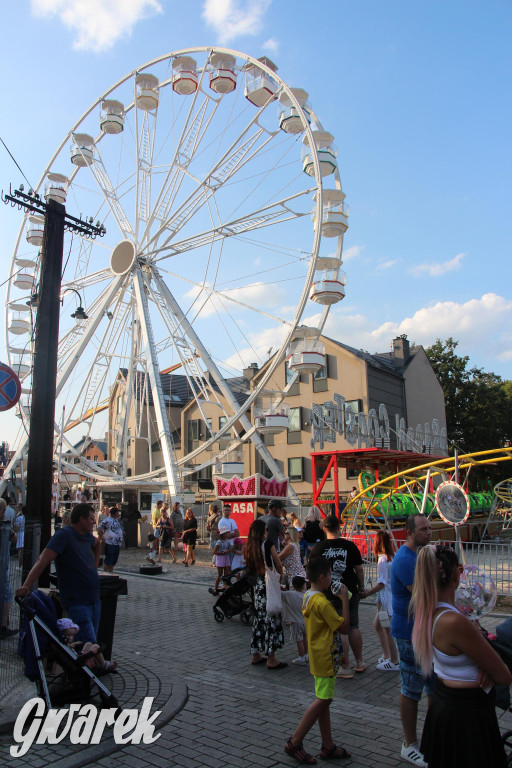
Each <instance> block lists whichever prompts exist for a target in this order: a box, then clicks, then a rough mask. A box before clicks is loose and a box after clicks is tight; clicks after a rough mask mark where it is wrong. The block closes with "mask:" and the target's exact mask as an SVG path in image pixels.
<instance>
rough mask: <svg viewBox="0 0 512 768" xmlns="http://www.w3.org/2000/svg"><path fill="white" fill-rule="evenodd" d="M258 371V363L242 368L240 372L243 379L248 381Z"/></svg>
mask: <svg viewBox="0 0 512 768" xmlns="http://www.w3.org/2000/svg"><path fill="white" fill-rule="evenodd" d="M258 370H259V369H258V363H251V364H250V366H249V367H248V368H244V370H243V371H242V373H243V377H244V379H248V380H249V381H250V380H251V379H252V378H253V376H254V375H255V374H256V373H257V372H258Z"/></svg>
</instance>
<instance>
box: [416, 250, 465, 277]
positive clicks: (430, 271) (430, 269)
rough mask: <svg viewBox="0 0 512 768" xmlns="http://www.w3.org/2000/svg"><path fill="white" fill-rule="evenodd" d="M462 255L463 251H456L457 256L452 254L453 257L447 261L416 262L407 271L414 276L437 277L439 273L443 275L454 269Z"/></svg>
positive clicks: (459, 262)
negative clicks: (415, 264) (414, 265)
mask: <svg viewBox="0 0 512 768" xmlns="http://www.w3.org/2000/svg"><path fill="white" fill-rule="evenodd" d="M464 256H465V254H464V253H458V254H457V256H454V257H453V259H450V260H449V261H443V262H441V263H436V262H433V263H432V264H418V266H417V267H411V269H410V270H409V272H410V274H411V275H414V277H422V276H423V275H428V277H439V276H440V275H445V274H446V273H447V272H453V271H454V270H455V269H458V268H459V267H460V265H461V262H462V260H463V258H464Z"/></svg>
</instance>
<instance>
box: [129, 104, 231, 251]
mask: <svg viewBox="0 0 512 768" xmlns="http://www.w3.org/2000/svg"><path fill="white" fill-rule="evenodd" d="M211 102H212V99H211V97H210V96H207V95H206V94H205V96H204V99H203V100H202V102H201V104H200V105H199V107H198V108H197V111H196V112H195V113H194V107H195V106H196V102H195V100H194V101H193V103H192V104H191V105H190V109H189V112H188V115H187V118H186V121H185V125H184V126H183V129H182V132H181V136H180V138H179V140H178V143H177V145H176V149H175V151H174V157H173V159H172V162H171V163H170V166H169V170H168V172H167V174H166V177H165V179H164V181H163V184H162V187H161V190H160V193H159V195H158V197H157V199H156V201H155V205H154V207H153V213H152V214H151V216H150V218H149V219H148V221H147V224H146V229H145V231H144V235H143V236H142V237H141V239H140V240H141V243H144V242H146V240H147V239H148V238H149V233H150V231H151V227H152V226H153V224H154V223H155V222H156V221H159V222H161V223H162V222H166V221H167V220H168V218H169V214H170V212H171V209H172V206H173V204H174V201H175V199H176V196H177V194H178V192H179V190H180V187H181V183H182V181H183V178H184V176H185V172H186V170H187V168H188V166H189V165H190V163H191V161H192V159H193V157H194V156H195V154H196V153H197V151H198V149H199V147H200V145H201V141H202V140H203V138H204V136H205V135H206V130H207V128H208V126H209V125H210V123H211V120H212V119H213V117H214V115H215V113H216V111H217V108H218V106H219V100H213V102H214V106H213V108H212V110H211V111H210V113H209V114H208V115H207V114H206V110H207V108H208V106H209V105H210V104H211ZM156 236H157V237H158V233H157V235H156Z"/></svg>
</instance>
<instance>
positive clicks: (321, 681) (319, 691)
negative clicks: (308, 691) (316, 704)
mask: <svg viewBox="0 0 512 768" xmlns="http://www.w3.org/2000/svg"><path fill="white" fill-rule="evenodd" d="M314 678H315V696H316V697H317V699H324V700H325V701H330V699H333V698H334V684H335V683H336V676H335V675H333V676H332V677H317V676H316V675H314Z"/></svg>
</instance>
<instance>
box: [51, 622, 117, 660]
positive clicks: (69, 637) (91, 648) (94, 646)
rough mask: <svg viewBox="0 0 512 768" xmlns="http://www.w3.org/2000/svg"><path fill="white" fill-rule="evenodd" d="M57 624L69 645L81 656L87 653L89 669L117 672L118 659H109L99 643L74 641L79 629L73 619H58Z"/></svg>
mask: <svg viewBox="0 0 512 768" xmlns="http://www.w3.org/2000/svg"><path fill="white" fill-rule="evenodd" d="M57 626H58V628H59V630H60V634H61V636H62V639H63V640H64V642H65V643H66V645H67V646H68V648H73V649H74V650H75V651H77V653H79V654H80V656H84V655H87V660H86V661H85V664H86V666H87V667H89V669H94V670H95V671H96V673H98V672H100V673H101V672H115V671H116V670H117V666H118V664H117V661H107V660H106V659H105V657H104V656H103V654H102V653H101V650H100V646H99V645H98V643H81V642H80V641H78V642H76V641H74V639H73V638H74V637H75V635H76V633H77V632H78V630H79V627H78V625H77V624H74V623H73V622H72V621H71V619H57Z"/></svg>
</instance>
